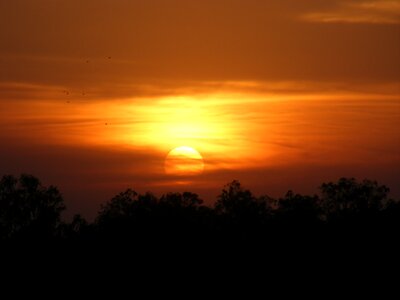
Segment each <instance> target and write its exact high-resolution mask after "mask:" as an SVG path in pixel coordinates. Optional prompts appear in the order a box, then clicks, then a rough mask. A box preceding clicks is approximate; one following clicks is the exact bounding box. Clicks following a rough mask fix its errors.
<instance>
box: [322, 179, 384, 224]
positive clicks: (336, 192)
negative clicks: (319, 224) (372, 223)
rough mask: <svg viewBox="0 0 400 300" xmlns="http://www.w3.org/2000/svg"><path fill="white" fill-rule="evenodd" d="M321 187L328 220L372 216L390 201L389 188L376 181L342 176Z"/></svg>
mask: <svg viewBox="0 0 400 300" xmlns="http://www.w3.org/2000/svg"><path fill="white" fill-rule="evenodd" d="M320 189H321V193H322V196H321V206H322V209H323V210H324V213H325V215H326V218H327V219H328V221H330V220H339V219H342V220H344V219H346V218H355V217H362V216H365V217H367V216H368V217H371V216H374V215H376V214H377V213H379V212H380V211H381V210H382V209H383V208H384V207H385V205H386V202H387V201H389V199H388V193H389V188H388V187H386V186H385V185H379V184H378V183H377V182H376V181H370V180H363V181H362V182H357V181H356V180H355V179H354V178H340V179H339V180H338V182H336V183H333V182H329V183H323V184H322V185H321V187H320Z"/></svg>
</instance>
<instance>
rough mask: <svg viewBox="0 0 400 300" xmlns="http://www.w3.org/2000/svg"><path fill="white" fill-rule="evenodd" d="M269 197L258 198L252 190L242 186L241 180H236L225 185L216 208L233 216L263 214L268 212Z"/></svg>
mask: <svg viewBox="0 0 400 300" xmlns="http://www.w3.org/2000/svg"><path fill="white" fill-rule="evenodd" d="M269 199H270V198H268V197H265V196H264V197H261V198H256V197H255V196H253V194H252V193H251V191H250V190H246V189H244V188H242V186H241V184H240V182H239V181H237V180H234V181H232V182H231V183H229V184H227V185H225V187H224V189H223V190H222V193H221V194H220V195H219V196H218V199H217V201H216V203H215V210H216V211H217V212H218V213H219V214H225V215H229V216H231V217H232V218H241V217H247V216H253V217H254V216H261V215H265V214H266V213H267V212H268V202H269Z"/></svg>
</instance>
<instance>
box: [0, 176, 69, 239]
mask: <svg viewBox="0 0 400 300" xmlns="http://www.w3.org/2000/svg"><path fill="white" fill-rule="evenodd" d="M64 209H65V206H64V203H63V199H62V196H61V194H60V192H59V191H58V189H57V188H56V187H54V186H49V187H44V186H42V185H41V183H40V181H39V180H38V179H37V178H36V177H34V176H31V175H21V176H20V177H19V178H18V179H17V178H15V177H14V176H12V175H6V176H3V177H2V179H1V180H0V231H1V236H2V237H3V238H18V237H20V238H30V237H32V238H34V237H35V238H38V237H43V238H49V237H53V236H55V234H56V229H57V227H58V226H59V225H60V214H61V212H62V211H63V210H64Z"/></svg>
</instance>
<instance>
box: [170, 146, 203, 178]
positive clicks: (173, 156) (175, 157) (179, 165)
mask: <svg viewBox="0 0 400 300" xmlns="http://www.w3.org/2000/svg"><path fill="white" fill-rule="evenodd" d="M203 169H204V162H203V157H202V156H201V154H200V153H199V152H198V151H197V150H195V149H193V148H191V147H188V146H181V147H177V148H174V149H172V150H171V151H170V152H169V153H168V155H167V157H166V159H165V173H166V174H168V175H178V176H192V175H199V174H201V173H202V172H203Z"/></svg>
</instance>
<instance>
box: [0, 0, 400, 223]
mask: <svg viewBox="0 0 400 300" xmlns="http://www.w3.org/2000/svg"><path fill="white" fill-rule="evenodd" d="M0 41H1V43H0V140H1V144H2V147H1V148H0V172H1V174H5V173H13V174H18V173H21V172H27V173H32V174H35V175H37V176H38V177H40V178H41V179H42V181H43V182H44V183H46V184H50V183H51V184H54V185H56V186H58V187H59V188H60V189H61V191H62V192H63V193H64V194H65V198H66V202H67V205H68V206H69V207H70V208H71V210H73V211H74V212H76V211H82V212H83V213H84V214H86V215H88V216H93V215H94V212H95V211H96V210H97V208H98V206H99V204H100V203H102V202H104V201H106V200H108V199H109V198H110V197H112V196H113V195H114V194H115V193H117V192H120V191H122V190H124V189H125V188H127V187H132V188H134V189H136V190H138V191H139V192H145V191H146V190H151V191H155V192H157V193H162V192H165V191H171V190H173V191H175V190H183V189H190V190H193V191H196V192H199V193H200V194H201V195H202V196H203V197H204V198H209V199H213V198H214V196H215V195H216V194H217V192H218V190H219V189H220V188H221V187H222V186H223V184H225V183H227V182H228V181H231V180H233V179H239V180H240V181H242V182H243V183H244V184H245V185H246V186H248V187H250V188H252V189H254V190H255V191H257V192H260V193H261V192H263V193H269V194H271V195H273V196H280V195H282V194H283V193H284V192H286V190H287V189H290V188H292V189H295V191H299V192H310V193H311V192H316V187H317V186H318V184H320V183H321V182H323V181H326V180H335V179H336V178H337V177H340V176H356V177H358V178H364V177H368V178H370V179H378V180H379V181H381V182H382V183H385V184H387V185H389V186H390V187H391V188H392V190H393V193H394V195H397V196H399V195H400V190H399V189H398V187H397V186H398V183H399V182H400V172H399V170H400V155H399V149H400V132H399V128H400V84H399V83H400V81H399V80H400V1H386V0H382V1H376V0H370V1H362V0H360V1H340V0H332V1H330V0H310V1H298V0H270V1H267V0H266V1H256V0H246V1H245V0H225V1H223V0H213V1H211V0H203V1H186V0H142V1H138V0H130V1H128V0H114V1H111V0H96V1H94V0H80V1H74V0H69V1H67V0H34V1H33V0H32V1H30V0H13V1H7V0H0ZM182 145H186V146H190V147H193V148H195V149H197V150H198V151H199V152H200V153H201V155H202V156H203V158H204V172H203V174H202V175H199V176H195V177H191V178H189V179H187V180H185V181H182V180H181V178H180V179H179V182H180V183H181V184H179V185H176V182H177V180H178V179H177V178H174V177H173V176H172V177H171V176H167V175H166V174H165V172H164V169H163V168H164V159H165V157H166V155H167V154H168V152H169V151H170V150H171V149H173V148H175V147H178V146H182ZM182 182H184V183H185V184H182Z"/></svg>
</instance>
